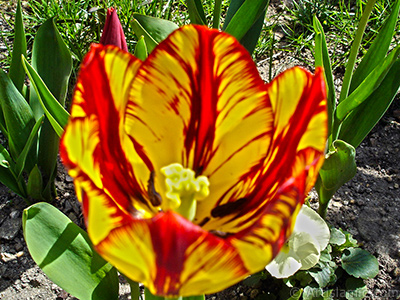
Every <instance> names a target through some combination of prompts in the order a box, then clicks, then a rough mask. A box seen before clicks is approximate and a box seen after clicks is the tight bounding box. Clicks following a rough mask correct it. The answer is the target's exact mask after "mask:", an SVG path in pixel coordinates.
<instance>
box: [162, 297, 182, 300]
mask: <svg viewBox="0 0 400 300" xmlns="http://www.w3.org/2000/svg"><path fill="white" fill-rule="evenodd" d="M164 300H182V297H174V298H169V297H164Z"/></svg>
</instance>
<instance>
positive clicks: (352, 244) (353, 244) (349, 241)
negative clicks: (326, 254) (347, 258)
mask: <svg viewBox="0 0 400 300" xmlns="http://www.w3.org/2000/svg"><path fill="white" fill-rule="evenodd" d="M340 230H341V231H342V232H343V233H344V235H345V237H346V242H344V243H343V244H341V245H339V246H335V250H336V251H339V252H342V251H344V250H346V249H348V248H358V246H359V245H358V242H357V240H356V239H354V238H353V236H352V235H351V233H349V232H347V231H344V230H343V229H340Z"/></svg>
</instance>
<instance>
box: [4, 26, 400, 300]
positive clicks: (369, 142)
mask: <svg viewBox="0 0 400 300" xmlns="http://www.w3.org/2000/svg"><path fill="white" fill-rule="evenodd" d="M0 25H1V19H0ZM3 28H4V27H3ZM0 50H4V45H3V48H2V47H1V45H0ZM3 54H4V52H3ZM302 55H303V56H304V55H305V56H311V54H310V53H302ZM310 59H312V56H311V57H310ZM302 61H304V60H302ZM297 64H303V63H301V62H300V61H299V60H297V59H296V57H295V55H290V54H288V53H285V54H277V55H274V56H273V61H272V64H271V65H272V67H273V73H274V75H275V73H277V72H280V71H282V70H283V69H286V68H288V67H290V66H293V65H297ZM258 66H259V70H260V74H261V75H262V76H263V78H264V79H267V74H268V73H269V69H268V66H269V61H261V62H259V63H258ZM308 68H309V67H308ZM336 75H337V78H339V77H340V74H336ZM399 149H400V104H399V97H397V99H396V100H395V101H394V103H393V104H392V106H391V107H390V108H389V110H388V112H387V113H386V114H385V116H384V117H383V118H382V120H381V121H380V122H379V123H378V124H377V126H376V127H375V128H374V129H373V131H372V132H371V133H370V134H369V135H368V137H367V138H366V139H365V140H364V142H363V143H362V144H361V145H360V147H359V148H358V149H357V157H356V160H357V165H358V172H357V175H356V176H355V177H354V178H353V179H352V180H351V181H350V182H348V183H347V184H345V185H344V186H343V187H342V188H341V189H340V190H339V191H338V192H337V194H336V195H335V196H334V198H333V201H332V202H331V204H330V206H329V210H328V215H327V221H328V222H329V223H331V224H333V225H335V226H336V227H341V228H343V229H345V230H347V231H349V232H351V233H352V234H353V235H354V237H355V238H356V239H357V240H358V242H359V243H360V244H361V245H362V247H363V248H364V249H366V250H368V251H370V252H371V253H372V254H373V255H374V256H376V257H377V258H378V261H379V269H380V271H379V274H378V275H377V276H376V277H375V278H374V279H371V280H368V282H367V285H368V290H369V291H368V295H367V297H366V298H365V299H376V300H378V299H385V300H390V299H400V214H399V211H400V188H399V186H400V153H399ZM56 184H57V188H58V193H59V197H58V198H57V199H56V200H55V202H54V203H53V204H54V205H56V206H57V207H59V208H60V209H61V210H62V211H63V212H64V213H65V214H66V215H67V216H68V217H70V218H71V219H72V220H73V221H74V222H76V223H77V224H79V225H81V226H82V225H83V224H82V218H81V211H80V207H79V203H78V202H77V200H76V197H75V195H74V189H73V184H72V179H71V178H70V177H69V176H67V175H66V174H65V172H64V170H63V169H62V167H60V172H59V175H58V176H57V179H56ZM311 199H312V201H313V205H316V193H315V192H311ZM26 206H27V205H26V203H25V202H24V201H23V200H22V199H21V198H19V197H18V196H17V195H15V194H13V193H10V192H9V191H8V190H7V188H6V187H4V186H3V185H1V184H0V299H7V300H14V299H15V300H25V299H26V300H28V299H32V300H36V299H46V300H56V299H57V300H62V299H69V300H72V299H76V298H74V297H72V296H70V295H69V294H68V293H66V292H65V291H63V290H62V289H61V288H59V287H58V286H57V285H55V284H54V283H52V282H51V281H50V280H49V279H48V278H47V277H46V275H45V274H44V273H43V272H42V271H41V270H40V269H39V268H38V267H37V266H36V265H35V263H34V262H33V261H32V259H31V257H30V255H29V252H28V250H27V248H26V245H25V242H24V239H23V234H22V228H21V215H22V210H23V209H24V208H25V207H26ZM120 287H121V290H120V291H121V292H120V299H130V296H129V288H128V285H127V284H126V283H124V281H123V279H121V285H120ZM267 291H268V286H265V284H263V283H260V284H259V285H258V286H256V287H248V286H246V285H244V284H238V285H236V286H234V287H232V288H230V289H228V290H226V291H223V292H221V293H218V294H215V295H210V296H208V297H207V298H208V299H213V300H223V299H229V300H239V299H240V300H246V299H264V298H263V295H265V294H266V293H267ZM340 292H341V291H340V290H338V291H337V294H338V295H339V294H340Z"/></svg>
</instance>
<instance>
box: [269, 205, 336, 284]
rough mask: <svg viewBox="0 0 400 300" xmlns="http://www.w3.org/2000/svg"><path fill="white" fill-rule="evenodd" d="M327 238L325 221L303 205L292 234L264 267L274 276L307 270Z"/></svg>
mask: <svg viewBox="0 0 400 300" xmlns="http://www.w3.org/2000/svg"><path fill="white" fill-rule="evenodd" d="M329 238H330V231H329V227H328V225H326V223H325V221H324V220H323V219H322V218H321V217H320V215H319V214H318V213H317V212H315V211H314V210H313V209H312V208H309V207H308V206H307V205H303V207H302V208H301V210H300V212H299V215H298V216H297V219H296V223H295V225H294V229H293V233H292V235H291V236H290V237H289V239H288V241H287V242H286V244H285V245H284V246H283V247H282V249H281V252H279V254H278V255H277V256H276V257H275V258H274V260H273V261H272V262H271V263H270V264H268V266H266V267H265V268H266V269H267V271H268V272H269V273H270V274H271V275H272V276H274V277H276V278H287V277H289V276H292V275H293V274H294V273H296V272H297V271H298V270H308V269H310V268H312V267H314V266H315V265H316V264H317V263H318V261H319V258H320V257H321V251H323V250H324V249H325V248H326V246H328V243H329Z"/></svg>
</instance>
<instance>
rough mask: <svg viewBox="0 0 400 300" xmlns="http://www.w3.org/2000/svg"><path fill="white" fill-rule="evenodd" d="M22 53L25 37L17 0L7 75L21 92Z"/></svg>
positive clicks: (23, 52) (23, 77) (23, 74)
mask: <svg viewBox="0 0 400 300" xmlns="http://www.w3.org/2000/svg"><path fill="white" fill-rule="evenodd" d="M22 55H24V56H25V55H26V37H25V30H24V23H23V19H22V9H21V1H20V0H18V3H17V11H16V13H15V25H14V42H13V52H12V60H11V65H10V73H9V76H10V78H11V80H12V82H13V83H14V85H15V87H16V88H17V90H18V91H19V92H20V93H21V94H22V88H23V85H24V80H25V71H24V68H23V66H22V62H21V56H22Z"/></svg>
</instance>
